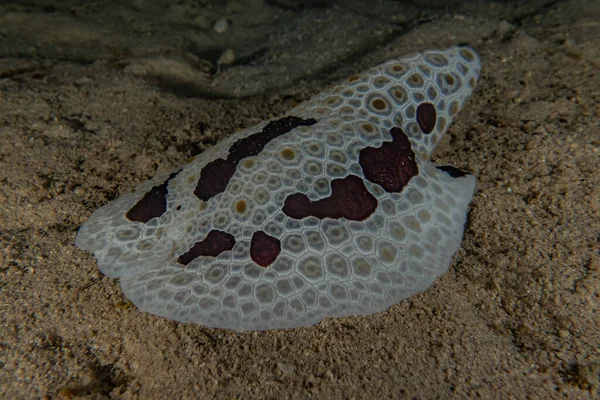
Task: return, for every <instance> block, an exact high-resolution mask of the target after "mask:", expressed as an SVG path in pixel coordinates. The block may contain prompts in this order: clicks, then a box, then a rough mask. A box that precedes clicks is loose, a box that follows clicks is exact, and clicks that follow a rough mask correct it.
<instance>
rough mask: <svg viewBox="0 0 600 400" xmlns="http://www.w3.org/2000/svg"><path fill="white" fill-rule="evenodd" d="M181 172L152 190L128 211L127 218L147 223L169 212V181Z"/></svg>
mask: <svg viewBox="0 0 600 400" xmlns="http://www.w3.org/2000/svg"><path fill="white" fill-rule="evenodd" d="M180 171H181V170H179V171H177V172H174V173H172V174H171V175H169V178H168V179H167V180H166V181H164V182H163V183H162V184H161V185H159V186H154V187H153V188H152V189H150V190H149V191H148V192H147V193H146V194H145V195H144V197H142V199H141V200H140V201H138V202H137V203H136V204H135V205H134V206H133V207H131V208H130V209H129V211H127V214H125V217H127V219H128V220H130V221H135V222H141V223H144V224H145V223H146V222H148V221H150V220H151V219H152V218H157V217H160V216H161V215H163V214H164V213H165V211H167V194H168V193H169V190H168V186H169V181H170V180H171V179H173V178H175V177H176V176H177V174H178V173H179V172H180Z"/></svg>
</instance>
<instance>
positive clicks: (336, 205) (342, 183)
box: [283, 175, 377, 221]
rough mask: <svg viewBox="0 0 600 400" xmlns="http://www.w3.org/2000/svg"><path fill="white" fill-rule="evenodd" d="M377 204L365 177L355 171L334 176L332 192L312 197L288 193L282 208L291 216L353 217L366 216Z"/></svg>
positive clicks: (295, 217)
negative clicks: (362, 177) (343, 176)
mask: <svg viewBox="0 0 600 400" xmlns="http://www.w3.org/2000/svg"><path fill="white" fill-rule="evenodd" d="M376 208H377V199H376V198H375V197H374V196H373V195H372V194H371V193H369V191H368V190H367V188H366V187H365V184H364V182H363V180H362V179H361V178H360V177H358V176H356V175H349V176H347V177H345V178H341V179H334V180H333V181H332V182H331V195H330V196H329V197H327V198H324V199H321V200H317V201H310V199H309V198H308V197H307V196H306V195H305V194H303V193H295V194H292V195H289V196H288V197H287V198H286V199H285V203H284V205H283V212H284V213H285V215H287V216H288V217H291V218H294V219H302V218H306V217H308V216H313V217H317V218H319V219H323V218H346V219H349V220H352V221H363V220H365V219H367V218H368V217H369V216H370V215H371V214H373V212H374V211H375V209H376Z"/></svg>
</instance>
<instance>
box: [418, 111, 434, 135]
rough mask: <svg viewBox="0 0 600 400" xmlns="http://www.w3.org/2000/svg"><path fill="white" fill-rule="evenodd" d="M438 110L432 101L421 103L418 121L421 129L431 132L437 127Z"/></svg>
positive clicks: (427, 132)
mask: <svg viewBox="0 0 600 400" xmlns="http://www.w3.org/2000/svg"><path fill="white" fill-rule="evenodd" d="M436 120H437V112H436V111H435V106H434V105H433V104H431V103H421V104H419V106H418V107H417V123H418V124H419V127H420V128H421V131H422V132H423V133H425V134H429V133H431V132H432V131H433V130H434V129H435V122H436Z"/></svg>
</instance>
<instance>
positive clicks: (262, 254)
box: [250, 231, 281, 267]
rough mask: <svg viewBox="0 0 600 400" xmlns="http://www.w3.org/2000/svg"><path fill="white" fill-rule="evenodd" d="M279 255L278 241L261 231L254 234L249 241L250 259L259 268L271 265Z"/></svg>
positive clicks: (279, 245)
mask: <svg viewBox="0 0 600 400" xmlns="http://www.w3.org/2000/svg"><path fill="white" fill-rule="evenodd" d="M279 253H281V242H280V241H279V239H277V238H275V237H273V236H269V235H267V234H266V233H264V232H263V231H258V232H254V234H253V235H252V240H251V241H250V258H252V261H254V262H255V263H257V264H258V265H260V266H261V267H268V266H269V265H271V264H273V263H274V262H275V260H276V259H277V257H278V256H279Z"/></svg>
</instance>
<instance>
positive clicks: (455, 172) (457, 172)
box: [436, 165, 469, 178]
mask: <svg viewBox="0 0 600 400" xmlns="http://www.w3.org/2000/svg"><path fill="white" fill-rule="evenodd" d="M436 168H437V169H439V170H442V171H444V172H445V173H447V174H448V175H450V176H451V177H452V178H461V177H463V176H467V175H469V173H468V172H465V171H463V170H462V169H458V168H456V167H453V166H451V165H440V166H436Z"/></svg>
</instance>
